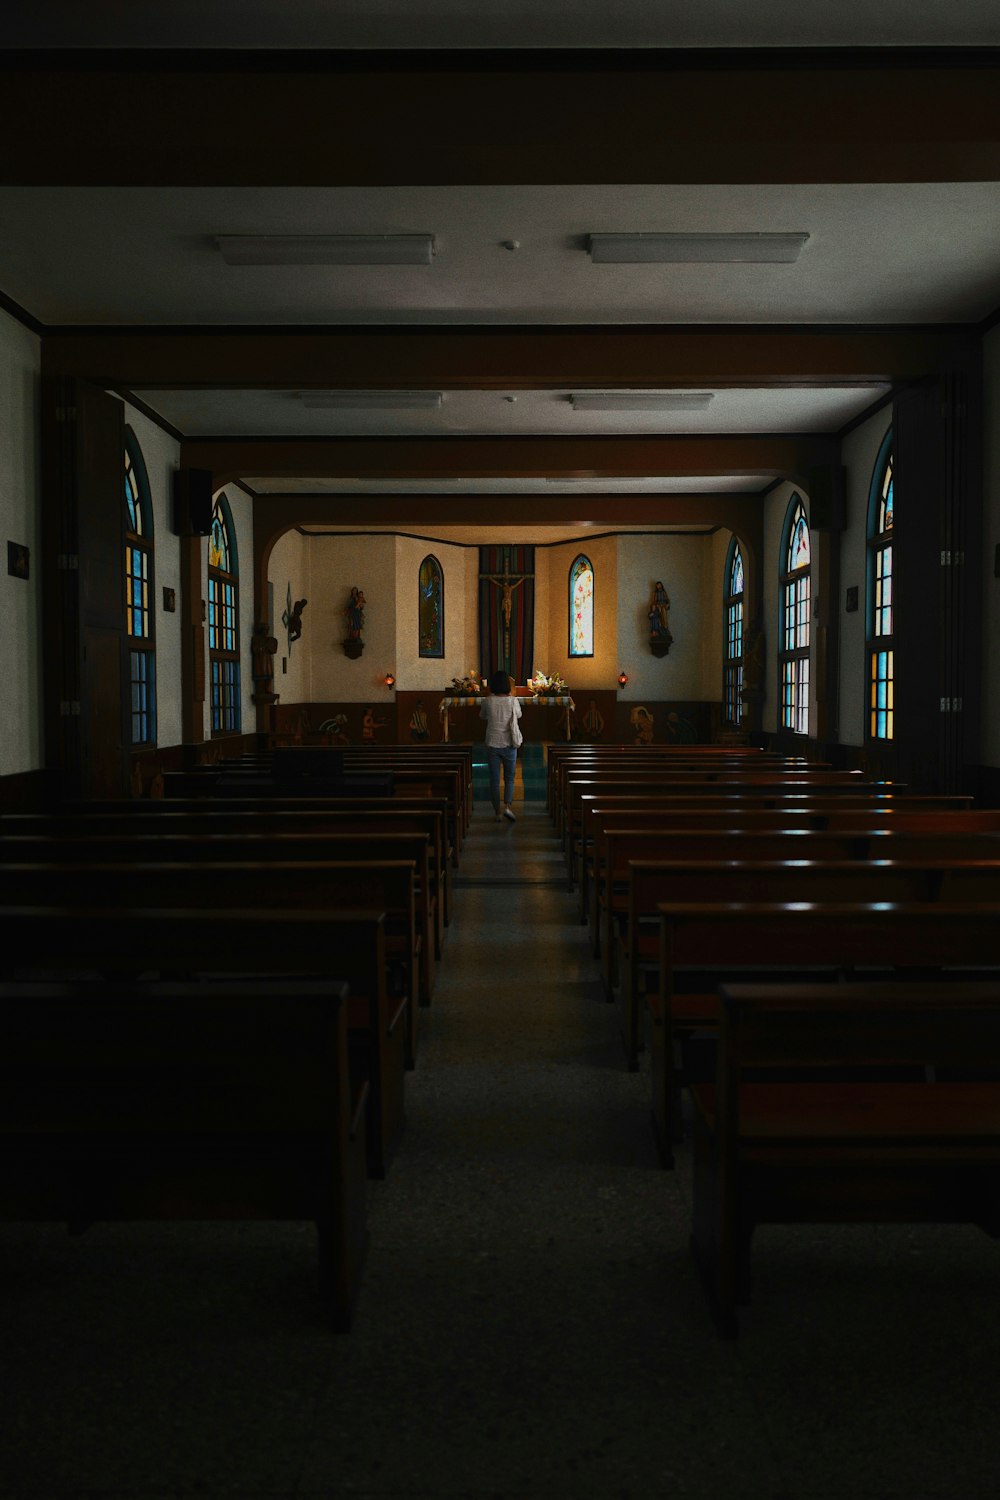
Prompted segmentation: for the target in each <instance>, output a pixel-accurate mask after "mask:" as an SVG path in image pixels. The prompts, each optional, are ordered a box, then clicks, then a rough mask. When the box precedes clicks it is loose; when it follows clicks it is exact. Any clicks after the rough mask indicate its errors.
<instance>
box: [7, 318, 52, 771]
mask: <svg viewBox="0 0 1000 1500" xmlns="http://www.w3.org/2000/svg"><path fill="white" fill-rule="evenodd" d="M40 381H41V343H40V341H39V339H38V338H36V336H35V335H34V334H33V333H31V332H30V331H29V330H28V329H27V328H24V327H23V326H22V324H20V323H18V322H17V321H16V320H15V319H14V318H11V317H9V316H8V315H7V313H5V312H0V432H2V433H3V440H2V442H0V521H2V524H3V535H2V537H0V546H2V545H3V542H4V541H10V542H18V543H20V544H21V545H22V546H25V547H28V548H29V549H30V558H29V577H28V579H27V580H25V579H23V578H14V577H12V576H11V575H10V574H9V573H8V572H7V566H6V557H5V556H4V559H3V562H2V563H0V579H2V582H0V607H2V609H3V619H4V624H5V627H6V630H7V633H8V639H9V640H10V641H12V642H13V643H14V646H13V650H10V651H8V653H7V671H6V674H5V679H4V711H3V714H2V715H0V775H3V776H9V775H13V774H15V773H18V772H22V771H37V770H40V769H41V767H42V764H43V760H44V750H43V740H42V733H43V701H42V642H41V630H42V603H41V565H42V555H41V514H40V511H41V500H40V484H39V454H40V451H41V436H40V414H39V386H40ZM5 550H6V549H5Z"/></svg>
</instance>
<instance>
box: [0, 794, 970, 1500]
mask: <svg viewBox="0 0 1000 1500" xmlns="http://www.w3.org/2000/svg"><path fill="white" fill-rule="evenodd" d="M518 809H519V812H520V816H519V821H518V822H517V824H516V825H508V824H500V825H497V824H495V823H494V822H493V818H492V812H491V811H490V810H489V808H488V807H483V806H482V805H480V807H479V809H478V812H477V818H476V821H475V825H474V828H473V831H472V834H471V836H470V838H469V841H468V843H467V846H466V854H465V858H464V860H463V864H462V869H461V871H460V872H459V880H458V885H457V889H456V915H455V921H454V923H453V925H452V927H451V928H450V930H449V933H448V940H447V944H446V951H445V958H444V962H443V964H442V968H441V974H440V978H439V983H438V989H437V992H436V994H435V998H434V1005H433V1008H432V1010H431V1011H430V1012H429V1013H427V1012H425V1013H424V1019H425V1020H427V1021H428V1022H429V1025H428V1026H427V1029H426V1032H425V1035H424V1038H423V1045H422V1049H421V1054H420V1060H419V1067H418V1070H417V1072H416V1073H415V1074H413V1075H411V1076H410V1077H409V1078H408V1080H407V1113H408V1124H407V1132H406V1136H405V1139H404V1143H403V1146H402V1148H401V1151H400V1154H399V1156H398V1158H397V1160H396V1162H395V1164H394V1165H393V1168H392V1171H391V1173H390V1176H389V1178H388V1180H387V1181H385V1182H384V1183H378V1184H373V1185H372V1193H371V1205H370V1224H371V1251H370V1258H369V1263H368V1267H367V1271H366V1277H365V1284H364V1288H363V1292H362V1296H361V1302H360V1306H359V1309H358V1316H357V1326H356V1330H355V1332H354V1333H352V1334H351V1335H349V1336H347V1337H342V1338H333V1337H331V1336H329V1335H328V1334H327V1333H326V1332H325V1330H324V1328H323V1326H322V1324H321V1322H320V1321H319V1319H318V1316H317V1313H318V1309H317V1305H316V1303H315V1301H314V1295H313V1293H314V1273H315V1247H314V1243H313V1236H312V1232H311V1230H310V1228H309V1227H308V1226H301V1227H299V1226H281V1225H278V1226H273V1225H237V1226H218V1225H216V1226H212V1225H206V1226H201V1225H198V1226H160V1225H121V1226H112V1225H106V1226H97V1227H96V1228H95V1229H93V1230H91V1231H90V1232H89V1233H88V1234H87V1235H85V1236H84V1237H83V1238H82V1239H78V1240H75V1239H74V1240H71V1239H68V1238H67V1237H66V1236H65V1235H64V1233H63V1232H62V1231H60V1230H59V1229H57V1228H53V1227H46V1226H23V1225H21V1226H4V1227H2V1228H0V1274H2V1287H3V1291H2V1302H0V1306H2V1322H3V1327H2V1331H0V1360H2V1362H3V1366H4V1391H5V1394H4V1400H3V1404H2V1406H0V1495H3V1496H6V1497H15V1496H16V1497H19V1500H20V1497H22V1496H23V1497H27V1496H45V1497H49V1496H52V1497H57V1496H74V1497H78V1500H83V1497H85V1496H87V1497H90V1496H97V1497H105V1496H106V1497H108V1500H111V1497H115V1500H119V1497H121V1500H126V1497H127V1500H139V1497H143V1500H152V1497H175V1496H177V1497H180V1496H214V1495H220V1496H222V1495H245V1496H248V1497H249V1496H316V1497H319V1496H341V1495H344V1496H352V1495H370V1496H379V1497H383V1496H401V1497H402V1496H407V1497H409V1496H442V1497H448V1496H470V1497H480V1496H482V1497H488V1496H503V1497H510V1500H522V1497H525V1500H527V1497H531V1500H534V1497H550V1496H552V1497H563V1496H565V1497H577V1496H579V1497H581V1500H589V1497H595V1500H604V1497H608V1500H640V1497H646V1496H670V1497H674V1496H692V1497H699V1500H701V1497H704V1500H715V1497H720V1500H722V1497H733V1500H736V1497H761V1500H764V1497H768V1500H770V1497H773V1500H813V1497H815V1500H820V1497H822V1500H826V1497H835V1496H836V1497H840V1496H850V1497H855V1496H860V1497H889V1496H893V1497H895V1496H899V1497H907V1500H910V1497H935V1500H937V1497H941V1500H944V1497H950V1496H953V1495H961V1496H962V1497H963V1500H968V1497H970V1496H972V1497H979V1496H982V1497H984V1500H985V1497H986V1496H990V1497H992V1496H994V1495H995V1494H996V1493H997V1489H998V1487H1000V1437H998V1425H997V1417H996V1397H997V1383H998V1378H1000V1376H998V1372H1000V1248H998V1247H997V1246H996V1245H995V1244H993V1243H992V1242H990V1241H989V1240H987V1239H986V1237H985V1236H983V1235H981V1234H979V1233H977V1232H976V1231H974V1230H971V1229H968V1230H965V1229H947V1230H946V1229H940V1230H939V1229H924V1228H913V1229H907V1228H904V1229H872V1228H869V1227H859V1228H854V1229H852V1228H844V1229H835V1230H828V1229H813V1228H806V1229H795V1230H785V1229H777V1228H774V1229H767V1230H762V1231H761V1232H760V1233H759V1235H758V1237H757V1242H756V1244H755V1255H754V1269H755V1276H756V1281H755V1301H754V1305H753V1307H752V1308H751V1309H750V1310H749V1311H748V1313H747V1314H746V1316H745V1317H744V1319H743V1322H742V1335H741V1338H740V1340H739V1342H738V1343H736V1344H724V1343H721V1342H720V1341H719V1340H717V1339H716V1337H715V1335H714V1333H713V1331H712V1327H711V1325H710V1322H709V1319H708V1316H707V1313H706V1310H705V1307H704V1305H703V1302H702V1296H701V1291H700V1287H699V1285H698V1283H697V1281H696V1278H695V1275H694V1272H693V1269H692V1264H691V1260H690V1256H689V1252H688V1248H687V1238H688V1217H689V1182H688V1175H687V1170H686V1166H687V1161H686V1152H685V1151H683V1150H682V1152H681V1160H680V1164H679V1167H678V1170H677V1172H675V1173H673V1174H667V1173H663V1172H662V1171H660V1170H659V1169H658V1167H657V1166H656V1162H655V1158H654V1153H653V1149H652V1144H651V1137H650V1133H649V1127H648V1102H647V1095H648V1079H647V1078H646V1076H645V1074H644V1073H643V1072H640V1073H639V1074H638V1075H636V1074H629V1073H627V1072H626V1071H625V1069H624V1067H623V1066H622V1063H621V1058H620V1055H619V1049H618V1044H617V1041H616V1039H615V1020H614V1012H613V1011H612V1010H611V1008H610V1007H608V1006H606V1005H605V1004H604V1003H603V1001H602V1000H601V998H600V990H599V985H598V983H597V981H596V977H595V970H594V968H593V965H592V962H591V960H590V957H589V955H588V952H587V948H586V944H585V942H584V938H583V932H582V930H581V929H580V928H579V927H578V925H577V924H576V921H575V916H574V908H573V903H572V900H571V899H570V897H569V896H568V895H567V894H566V893H565V890H564V888H563V879H562V867H561V864H560V860H559V854H558V849H557V846H556V844H555V842H554V840H553V838H552V836H551V833H550V829H549V824H548V822H547V820H546V818H545V814H544V810H543V809H542V807H541V806H539V805H538V804H532V803H528V804H518Z"/></svg>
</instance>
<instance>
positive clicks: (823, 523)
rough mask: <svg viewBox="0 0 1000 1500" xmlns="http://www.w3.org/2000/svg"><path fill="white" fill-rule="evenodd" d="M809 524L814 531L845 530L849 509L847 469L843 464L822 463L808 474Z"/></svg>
mask: <svg viewBox="0 0 1000 1500" xmlns="http://www.w3.org/2000/svg"><path fill="white" fill-rule="evenodd" d="M806 488H807V489H808V491H809V526H810V528H811V529H812V530H813V531H843V529H844V524H845V516H846V510H847V504H846V500H847V470H846V469H845V468H844V466H843V464H820V466H819V467H818V468H815V469H810V470H809V471H808V472H807V474H806Z"/></svg>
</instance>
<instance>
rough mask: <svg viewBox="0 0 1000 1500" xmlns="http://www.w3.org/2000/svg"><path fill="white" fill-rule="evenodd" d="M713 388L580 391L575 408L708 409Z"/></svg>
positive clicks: (616, 409)
mask: <svg viewBox="0 0 1000 1500" xmlns="http://www.w3.org/2000/svg"><path fill="white" fill-rule="evenodd" d="M713 395H714V392H713V391H579V392H576V391H575V392H574V393H573V394H572V395H571V396H570V398H569V399H570V401H571V402H572V404H573V410H574V411H651V412H652V411H705V410H706V408H707V407H708V406H709V404H710V403H711V401H712V398H713Z"/></svg>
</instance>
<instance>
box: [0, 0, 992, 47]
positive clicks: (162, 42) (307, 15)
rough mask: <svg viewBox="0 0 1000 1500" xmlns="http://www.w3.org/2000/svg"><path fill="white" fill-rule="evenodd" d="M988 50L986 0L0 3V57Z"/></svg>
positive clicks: (94, 0)
mask: <svg viewBox="0 0 1000 1500" xmlns="http://www.w3.org/2000/svg"><path fill="white" fill-rule="evenodd" d="M997 42H1000V12H998V9H997V6H996V3H995V0H951V3H949V4H947V5H942V4H941V3H940V0H880V3H879V4H878V5H877V6H876V5H871V4H869V3H867V0H838V3H837V4H836V5H831V4H820V3H816V0H814V3H812V4H809V3H808V0H807V3H805V4H803V0H753V3H752V4H751V3H750V0H616V3H615V4H614V5H609V4H608V0H493V3H492V4H488V3H486V0H326V3H323V4H320V3H317V0H238V3H236V0H170V3H169V4H154V3H151V0H146V3H145V4H141V3H133V4H130V5H123V4H121V3H117V0H116V3H109V0H4V6H3V9H2V11H0V45H3V46H7V47H12V46H13V47H88V48H96V47H238V48H279V47H297V48H308V49H315V48H350V47H372V48H385V47H400V48H433V47H445V48H452V47H473V48H477V47H568V48H586V47H810V46H822V47H845V46H853V47H857V46H866V47H875V46H882V45H886V44H891V45H893V46H985V45H989V44H990V43H997Z"/></svg>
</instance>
